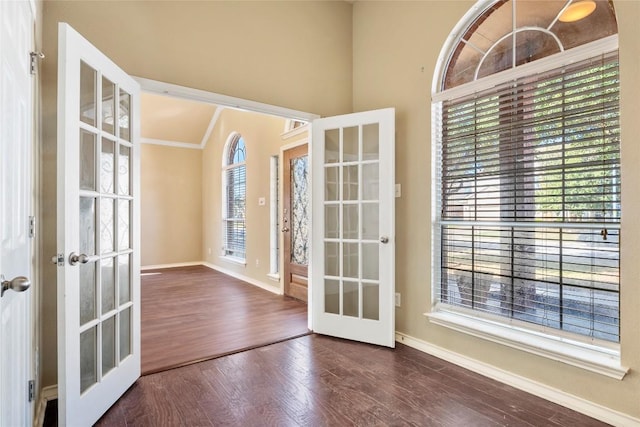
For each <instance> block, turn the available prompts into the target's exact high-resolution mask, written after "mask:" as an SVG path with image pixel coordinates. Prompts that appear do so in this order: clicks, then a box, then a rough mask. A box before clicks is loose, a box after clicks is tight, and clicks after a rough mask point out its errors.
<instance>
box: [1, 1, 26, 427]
mask: <svg viewBox="0 0 640 427" xmlns="http://www.w3.org/2000/svg"><path fill="white" fill-rule="evenodd" d="M33 30H34V20H33V15H32V11H31V7H30V4H29V2H17V1H2V2H0V61H1V63H0V274H2V275H3V276H4V279H5V280H6V281H7V284H8V282H10V281H12V279H15V278H17V277H21V276H22V277H26V278H32V274H33V273H32V270H31V239H30V237H29V215H31V195H32V192H31V176H32V168H31V156H32V147H33V145H32V144H33V140H32V130H31V129H32V126H33V104H32V102H33V100H32V94H33V77H32V76H31V72H30V67H29V54H30V52H31V50H32V49H33ZM14 284H18V283H17V281H16V282H14ZM32 302H33V289H31V288H28V289H26V290H25V291H22V292H16V291H15V290H11V289H10V290H6V291H4V292H3V296H2V297H1V298H0V361H1V363H0V426H14V425H15V426H22V425H30V424H31V423H32V421H31V420H32V408H33V405H32V404H31V403H30V402H29V399H28V381H29V380H30V379H31V378H32V367H33V356H32V352H31V350H32V345H33V343H32V330H31V317H32V313H31V307H32Z"/></svg>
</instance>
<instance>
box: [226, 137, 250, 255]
mask: <svg viewBox="0 0 640 427" xmlns="http://www.w3.org/2000/svg"><path fill="white" fill-rule="evenodd" d="M245 161H246V147H245V143H244V139H242V136H241V135H240V134H237V133H234V134H232V135H231V136H230V137H229V139H228V140H227V143H226V144H225V148H224V153H223V166H222V182H223V192H222V194H223V196H222V197H223V200H222V206H223V212H222V218H223V233H224V243H223V245H224V246H223V252H224V255H225V256H230V257H233V258H237V259H238V260H244V259H245V258H246V231H247V227H246V216H245V213H246V199H247V197H246V195H247V169H246V164H245Z"/></svg>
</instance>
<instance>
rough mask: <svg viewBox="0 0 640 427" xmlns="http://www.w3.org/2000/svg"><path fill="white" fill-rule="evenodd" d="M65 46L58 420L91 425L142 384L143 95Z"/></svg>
mask: <svg viewBox="0 0 640 427" xmlns="http://www.w3.org/2000/svg"><path fill="white" fill-rule="evenodd" d="M58 37H59V40H58V43H59V59H58V61H59V62H58V67H59V68H58V107H59V108H58V255H57V264H58V395H59V403H58V412H59V423H60V425H91V424H93V423H94V422H95V421H96V420H97V419H98V418H99V417H100V416H101V415H102V414H103V413H104V412H106V410H107V409H108V408H109V407H110V406H111V405H112V404H113V403H114V402H115V401H116V400H117V399H118V398H119V397H120V396H121V395H122V393H124V391H126V390H127V389H128V388H129V387H130V386H131V384H133V382H134V381H135V380H136V379H137V378H138V377H139V376H140V282H139V280H140V279H139V266H140V258H139V251H138V249H139V227H138V223H139V220H138V218H139V204H138V200H139V198H138V195H139V180H138V178H137V176H138V165H139V155H138V144H137V139H138V135H139V131H138V126H137V123H138V122H139V119H138V117H139V114H138V112H139V99H140V97H139V92H140V88H139V85H138V84H137V83H136V82H135V81H134V80H133V79H132V78H131V77H129V76H128V75H127V74H126V73H124V72H123V71H122V70H121V69H120V68H118V67H117V66H116V65H115V64H114V63H113V62H111V61H110V60H109V59H108V58H107V57H106V56H104V55H103V54H102V53H100V52H99V51H98V50H97V49H96V48H95V47H93V46H92V45H91V44H90V43H89V42H88V41H87V40H85V39H84V38H83V37H82V36H81V35H80V34H78V33H77V32H75V31H74V30H73V29H72V28H71V27H70V26H68V25H67V24H59V35H58Z"/></svg>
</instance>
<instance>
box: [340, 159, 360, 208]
mask: <svg viewBox="0 0 640 427" xmlns="http://www.w3.org/2000/svg"><path fill="white" fill-rule="evenodd" d="M342 180H343V181H342V200H358V166H357V165H354V166H343V167H342Z"/></svg>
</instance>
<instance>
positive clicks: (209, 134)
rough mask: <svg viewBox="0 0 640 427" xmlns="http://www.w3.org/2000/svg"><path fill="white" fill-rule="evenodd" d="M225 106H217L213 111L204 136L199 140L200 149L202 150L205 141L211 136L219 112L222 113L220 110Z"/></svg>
mask: <svg viewBox="0 0 640 427" xmlns="http://www.w3.org/2000/svg"><path fill="white" fill-rule="evenodd" d="M224 109H225V107H223V106H218V108H216V111H215V112H214V113H213V116H211V121H210V122H209V127H207V130H206V132H205V133H204V136H203V137H202V141H201V142H200V149H201V150H204V148H205V147H206V146H207V142H209V138H211V134H212V133H213V129H214V128H215V127H216V123H217V122H218V119H219V118H220V114H222V110H224Z"/></svg>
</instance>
